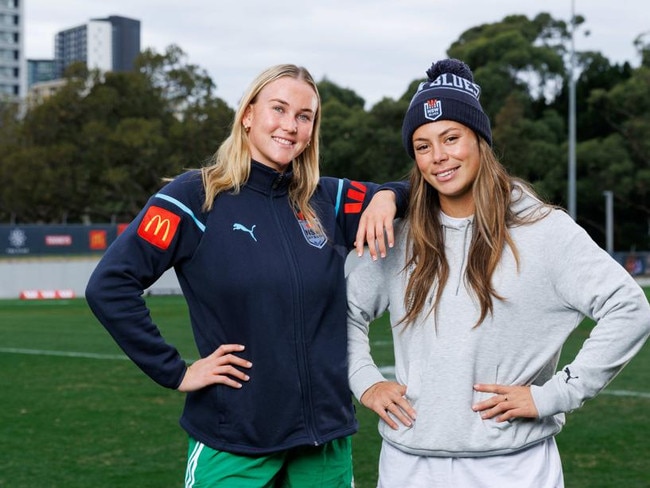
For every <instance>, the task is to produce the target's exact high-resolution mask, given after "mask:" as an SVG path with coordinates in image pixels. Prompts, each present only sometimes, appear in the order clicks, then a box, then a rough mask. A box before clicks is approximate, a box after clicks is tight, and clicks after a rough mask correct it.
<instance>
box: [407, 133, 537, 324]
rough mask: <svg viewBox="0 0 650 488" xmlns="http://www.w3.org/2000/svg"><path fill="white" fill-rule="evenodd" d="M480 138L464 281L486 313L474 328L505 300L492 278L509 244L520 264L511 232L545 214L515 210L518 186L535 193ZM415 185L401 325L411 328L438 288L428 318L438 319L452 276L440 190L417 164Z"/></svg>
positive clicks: (412, 182)
mask: <svg viewBox="0 0 650 488" xmlns="http://www.w3.org/2000/svg"><path fill="white" fill-rule="evenodd" d="M478 139H479V146H478V147H479V149H478V150H479V158H480V166H479V171H478V174H477V176H476V180H475V181H474V184H473V186H472V195H473V198H474V205H475V212H474V223H473V225H474V232H473V235H472V241H471V244H470V249H469V257H468V263H467V268H466V271H465V279H466V280H467V283H468V284H469V286H470V288H471V289H472V290H473V292H474V294H475V295H476V299H477V300H478V303H479V305H480V310H481V312H480V315H479V319H478V321H477V323H476V324H475V326H478V325H480V324H481V322H483V320H484V319H485V317H486V316H487V315H488V314H489V313H490V314H491V313H492V310H493V300H494V299H497V300H503V299H504V298H503V297H501V296H500V295H499V294H498V293H497V292H496V290H495V289H494V286H493V285H492V275H493V274H494V270H495V269H496V267H497V265H498V264H499V260H500V259H501V255H502V253H503V250H504V248H505V246H508V247H510V249H511V251H512V253H513V255H514V258H515V262H516V263H517V266H519V254H518V252H517V248H516V246H515V243H514V242H513V240H512V237H511V236H510V232H509V230H508V228H509V227H511V226H513V225H521V224H524V223H530V222H533V221H535V220H539V219H540V218H543V217H544V216H545V215H546V213H545V212H541V213H536V214H535V215H534V216H533V215H530V214H529V215H527V216H520V215H516V214H515V213H514V212H513V210H512V208H511V203H512V193H513V187H514V186H515V185H517V186H520V187H521V188H522V189H523V190H525V192H526V193H529V194H531V195H533V196H536V195H535V193H534V191H533V190H532V188H530V186H529V185H527V184H526V183H524V182H523V181H521V180H518V179H516V178H512V177H511V176H510V175H509V174H508V172H507V171H506V169H505V168H504V167H503V165H502V164H501V163H500V162H499V161H498V160H497V158H496V156H495V154H494V152H493V151H492V148H491V147H490V145H489V144H488V143H487V142H486V141H485V140H484V139H483V138H481V137H478ZM410 182H411V196H410V203H409V211H408V216H407V218H408V221H409V224H410V228H409V233H408V237H407V249H410V250H411V255H410V256H409V258H408V260H407V262H406V265H405V267H404V269H405V270H409V271H410V275H409V278H408V284H407V287H406V293H405V296H404V306H405V309H406V315H405V316H404V317H403V318H402V319H401V321H400V322H401V323H406V324H407V325H408V324H412V323H414V322H415V320H416V319H417V317H418V316H419V315H420V314H421V313H422V312H423V311H424V307H425V303H426V300H427V297H428V295H429V293H430V290H431V288H432V286H434V284H435V286H436V289H435V299H434V302H433V305H432V306H431V308H430V309H429V310H428V311H427V314H430V313H431V312H432V311H434V316H435V311H436V310H437V305H438V303H439V302H440V297H441V296H442V292H443V290H444V288H445V285H446V284H447V280H448V278H449V264H448V263H447V259H446V256H445V242H444V234H443V229H442V226H441V221H440V200H439V198H438V192H437V191H436V190H435V189H434V188H433V187H432V186H431V185H429V183H427V182H426V180H425V179H424V178H423V177H422V174H421V173H420V171H419V169H418V167H417V165H414V167H413V169H412V170H411V174H410ZM541 204H542V202H541V201H540V205H541Z"/></svg>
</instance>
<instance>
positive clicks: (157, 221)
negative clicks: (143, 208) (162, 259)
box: [138, 205, 181, 249]
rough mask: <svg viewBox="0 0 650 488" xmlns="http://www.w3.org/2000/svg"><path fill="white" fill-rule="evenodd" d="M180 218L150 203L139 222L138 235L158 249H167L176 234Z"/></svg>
mask: <svg viewBox="0 0 650 488" xmlns="http://www.w3.org/2000/svg"><path fill="white" fill-rule="evenodd" d="M180 220H181V218H180V217H179V216H178V215H176V214H175V213H172V212H170V211H169V210H165V209H164V208H161V207H156V206H155V205H152V206H151V207H149V209H148V210H147V213H145V214H144V217H143V218H142V222H140V226H139V227H138V235H139V236H140V237H142V238H143V239H144V240H145V241H147V242H149V243H150V244H153V245H154V246H156V247H159V248H160V249H167V248H168V247H169V244H171V242H172V239H174V235H176V229H177V228H178V223H179V222H180Z"/></svg>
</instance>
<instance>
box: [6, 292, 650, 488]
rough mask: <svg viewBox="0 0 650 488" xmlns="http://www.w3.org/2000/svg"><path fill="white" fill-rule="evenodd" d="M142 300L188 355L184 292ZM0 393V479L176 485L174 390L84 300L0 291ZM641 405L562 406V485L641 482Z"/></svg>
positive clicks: (619, 383)
mask: <svg viewBox="0 0 650 488" xmlns="http://www.w3.org/2000/svg"><path fill="white" fill-rule="evenodd" d="M148 301H149V304H150V306H151V309H152V314H153V316H154V317H155V318H157V320H158V321H159V322H160V323H161V329H162V331H163V334H164V335H165V336H166V337H167V338H168V340H169V341H170V342H172V343H174V344H175V345H176V346H177V347H178V348H179V349H180V350H181V352H182V353H183V354H184V355H185V356H186V357H188V358H192V359H193V358H195V357H196V352H195V348H194V345H193V343H192V339H191V336H190V332H189V325H188V319H187V312H186V307H185V305H184V302H183V300H182V298H180V297H150V298H148ZM588 331H589V325H588V324H585V325H584V326H582V327H581V328H580V329H578V330H577V331H576V332H575V333H574V334H573V335H572V336H571V338H570V340H569V342H568V343H567V346H566V347H565V351H564V354H565V355H572V354H575V351H576V350H577V348H578V347H579V345H580V343H581V342H582V340H584V337H585V336H586V334H588ZM371 339H372V341H373V344H374V346H373V351H374V354H375V356H376V358H377V361H378V363H380V364H387V365H389V364H392V346H391V344H390V331H389V329H388V325H387V324H386V322H385V321H383V322H379V323H377V324H375V325H374V326H373V327H372V334H371ZM12 350H13V352H10V351H12ZM39 351H61V352H62V353H71V352H72V353H81V354H80V356H79V357H70V356H69V355H67V356H66V355H61V356H57V355H44V354H43V353H41V352H39ZM93 355H94V356H93ZM116 358H122V359H116ZM648 371H650V346H646V347H645V348H644V349H643V350H642V352H641V353H640V354H639V355H638V356H637V357H636V358H635V359H634V360H633V361H632V362H631V363H630V365H629V366H628V367H627V368H626V369H625V370H624V371H623V373H622V374H621V375H620V376H619V377H618V378H616V379H615V380H614V382H613V383H612V384H611V385H610V386H609V387H608V388H607V390H606V392H607V391H615V390H630V391H636V392H641V393H644V394H646V395H647V394H648V393H650V382H649V381H648V379H649V378H648V376H649V375H648ZM0 391H1V392H2V393H1V394H0V395H1V396H0V487H4V486H6V487H11V488H75V487H90V486H92V487H94V488H109V487H111V488H114V487H117V486H119V487H127V488H128V487H152V488H153V487H165V488H166V487H174V486H182V481H183V471H184V465H185V456H186V437H185V434H184V432H183V431H182V430H181V429H180V427H179V426H178V417H179V414H180V412H181V409H182V405H183V395H182V394H180V393H178V392H175V391H170V390H166V389H163V388H161V387H159V386H157V385H155V384H154V383H153V382H151V381H150V380H149V379H148V378H147V377H145V376H144V375H143V374H142V373H141V372H140V371H139V370H138V369H137V368H136V367H135V366H134V365H133V364H132V363H131V362H130V361H128V360H126V359H124V357H123V355H122V353H121V352H120V351H119V349H118V348H117V347H116V346H115V344H114V343H113V341H112V339H111V338H110V337H109V336H108V334H107V333H106V332H105V331H104V329H103V328H102V327H101V326H100V325H98V323H97V322H96V321H95V319H94V318H93V316H92V315H91V314H90V312H89V311H88V309H87V307H86V304H85V301H83V300H81V299H77V300H68V301H39V302H30V301H19V300H0ZM649 407H650V398H648V397H647V396H645V397H643V396H641V397H634V396H615V395H611V394H605V393H603V394H602V395H600V396H599V397H598V398H596V399H594V400H592V401H591V402H589V403H587V405H585V406H584V407H583V408H581V409H579V410H578V411H576V412H575V413H573V414H570V415H568V422H567V426H566V427H565V429H564V431H563V432H562V433H561V434H560V435H559V436H558V438H557V439H558V444H559V446H560V452H561V454H562V458H563V464H564V470H565V478H566V486H567V488H583V487H584V488H586V487H589V488H601V487H602V488H610V487H625V488H635V487H639V488H641V487H644V488H647V487H648V486H650V468H648V466H649V465H650V464H649V461H648V459H649V458H650V443H649V442H648V439H649V438H650V426H649V422H648V420H649V417H648V413H647V412H648V409H649ZM357 411H358V415H359V421H360V425H361V429H360V432H359V433H358V434H357V435H356V436H355V437H354V440H353V449H354V463H355V479H356V486H357V488H371V487H374V486H375V483H376V467H377V456H378V453H379V445H380V441H379V438H378V435H377V431H376V416H375V414H374V413H373V412H370V411H368V410H367V409H365V408H363V407H358V408H357Z"/></svg>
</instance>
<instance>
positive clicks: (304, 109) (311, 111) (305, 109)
mask: <svg viewBox="0 0 650 488" xmlns="http://www.w3.org/2000/svg"><path fill="white" fill-rule="evenodd" d="M269 102H275V103H280V104H282V105H289V102H287V101H286V100H283V99H281V98H270V99H269ZM299 111H300V112H309V113H312V114H313V113H315V112H314V110H312V109H311V108H302V109H300V110H299Z"/></svg>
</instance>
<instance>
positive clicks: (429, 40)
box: [23, 0, 650, 108]
mask: <svg viewBox="0 0 650 488" xmlns="http://www.w3.org/2000/svg"><path fill="white" fill-rule="evenodd" d="M23 1H24V5H25V32H26V39H25V52H26V57H27V58H28V59H35V58H46V59H47V58H53V57H54V36H55V34H56V33H57V32H58V31H61V30H64V29H67V28H70V27H76V26H79V25H82V24H85V23H86V22H88V20H90V19H92V18H102V17H107V16H109V15H121V16H124V17H130V18H134V19H138V20H140V22H141V47H142V49H145V48H153V49H155V50H156V51H157V52H159V53H162V52H164V50H165V48H166V47H167V46H169V45H171V44H176V45H178V46H180V48H181V49H183V51H185V53H187V55H188V61H189V62H190V63H192V64H196V65H198V66H199V67H201V68H203V69H205V70H206V71H207V72H208V74H209V75H210V76H211V77H212V79H213V81H214V82H215V83H216V85H217V91H216V95H217V96H219V97H220V98H223V99H224V100H226V102H227V103H228V104H229V105H230V106H231V107H233V108H235V106H236V104H237V102H238V100H239V98H240V97H241V95H242V93H243V91H244V90H245V89H246V87H247V86H248V84H249V83H250V81H251V80H252V79H253V78H254V77H255V76H256V75H257V74H258V73H259V72H260V71H261V70H262V69H264V68H266V67H268V66H270V65H273V64H277V63H295V64H300V65H304V66H306V67H307V68H308V69H309V70H310V71H311V73H312V75H313V76H314V77H315V78H316V80H317V81H320V80H321V79H322V78H323V77H327V78H328V79H329V80H331V81H332V82H334V83H336V84H337V85H339V86H342V87H344V88H350V89H352V90H354V91H355V92H356V93H357V94H358V95H360V96H361V97H363V98H364V99H365V100H366V105H367V107H369V106H371V105H374V104H375V103H377V102H378V101H379V100H381V99H382V98H384V97H390V98H394V99H396V98H399V97H400V96H401V95H402V94H403V93H404V91H405V90H406V89H407V88H408V85H409V83H410V82H411V81H413V80H415V79H419V78H422V77H424V72H425V71H426V69H427V68H428V67H429V66H430V65H431V63H432V61H436V60H438V59H440V58H444V57H446V54H445V52H446V50H447V49H448V48H449V46H450V45H451V44H452V42H454V41H455V40H457V39H458V37H459V36H460V34H461V33H462V32H464V31H465V30H467V29H468V28H471V27H475V26H478V25H481V24H485V23H493V22H498V21H500V20H502V19H503V18H504V17H505V16H507V15H512V14H523V15H526V16H528V17H529V18H533V17H534V16H535V15H536V14H538V13H540V12H548V13H550V14H551V15H552V16H553V17H554V18H556V19H564V20H567V21H568V20H569V19H570V17H571V11H572V4H573V5H574V6H575V13H576V14H580V15H583V16H584V17H585V18H586V23H585V24H584V25H583V27H582V28H581V29H580V30H579V31H578V32H577V34H576V36H575V46H576V50H578V51H582V50H596V51H600V52H601V53H602V54H603V55H605V56H606V57H607V58H608V59H609V60H610V61H611V62H613V63H616V62H623V61H629V62H630V63H631V64H632V65H633V66H638V65H639V61H640V60H639V58H638V56H637V54H636V51H635V49H634V46H633V42H634V39H635V38H636V37H637V36H638V35H640V34H642V33H649V34H648V37H646V39H650V3H649V2H648V0H626V1H622V0H619V1H618V2H616V1H612V0H573V2H572V0H489V1H484V0H404V1H395V0H329V1H326V0H322V1H318V0H314V1H310V0H302V1H291V0H271V1H269V0H237V1H229V0H183V1H181V0H110V2H99V1H94V0H56V1H52V0H23ZM587 30H589V32H590V35H589V36H585V31H587Z"/></svg>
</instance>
